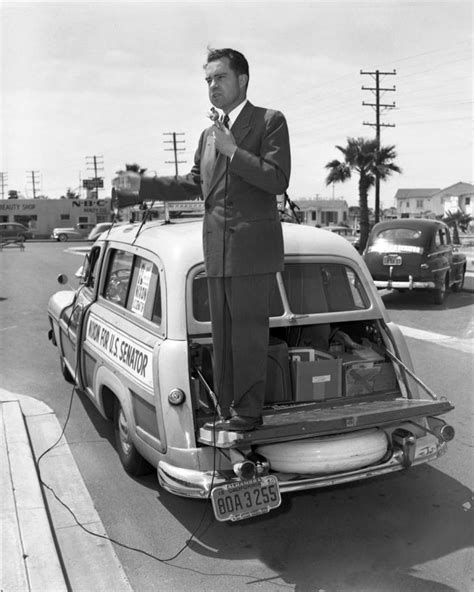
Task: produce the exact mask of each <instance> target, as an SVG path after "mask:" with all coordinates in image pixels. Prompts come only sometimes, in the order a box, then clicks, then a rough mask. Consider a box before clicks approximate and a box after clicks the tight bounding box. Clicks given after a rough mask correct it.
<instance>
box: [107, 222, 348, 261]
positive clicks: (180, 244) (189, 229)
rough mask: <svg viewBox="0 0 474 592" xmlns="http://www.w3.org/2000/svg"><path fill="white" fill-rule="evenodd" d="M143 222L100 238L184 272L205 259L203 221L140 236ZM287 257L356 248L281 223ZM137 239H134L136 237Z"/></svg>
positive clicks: (155, 227)
mask: <svg viewBox="0 0 474 592" xmlns="http://www.w3.org/2000/svg"><path fill="white" fill-rule="evenodd" d="M139 228H140V223H134V224H121V225H120V226H118V225H117V226H113V227H112V229H111V230H110V231H109V232H108V234H107V235H106V236H104V237H103V238H102V239H99V240H105V238H107V240H108V241H117V242H119V243H126V244H131V243H132V242H133V244H134V245H136V246H139V247H142V248H145V249H148V250H150V251H153V252H155V253H157V254H158V256H159V257H160V259H161V260H162V262H163V264H164V266H165V268H170V266H172V267H173V268H175V269H176V268H177V267H181V268H183V269H182V271H184V272H185V273H186V272H187V270H189V269H190V268H191V267H193V266H194V265H197V264H199V263H202V262H203V260H204V256H203V249H202V220H199V221H178V222H172V223H169V224H165V223H164V222H163V221H155V222H148V223H146V224H145V225H144V226H143V227H142V229H141V230H140V233H139V234H138V236H137V232H138V230H139ZM282 228H283V237H284V248H285V256H288V255H332V256H334V255H336V256H341V257H345V258H349V259H353V258H354V256H356V255H357V253H356V251H355V250H354V247H353V246H352V245H351V244H350V243H349V242H348V241H347V240H346V239H345V238H343V237H341V236H339V235H338V234H336V233H332V232H327V231H325V230H324V229H320V228H315V227H313V226H306V225H300V224H291V223H282ZM134 239H135V240H134Z"/></svg>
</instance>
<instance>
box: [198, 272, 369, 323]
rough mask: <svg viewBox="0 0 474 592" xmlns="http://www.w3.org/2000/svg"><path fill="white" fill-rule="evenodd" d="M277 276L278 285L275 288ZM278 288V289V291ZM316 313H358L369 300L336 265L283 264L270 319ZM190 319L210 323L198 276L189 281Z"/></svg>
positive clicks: (358, 284)
mask: <svg viewBox="0 0 474 592" xmlns="http://www.w3.org/2000/svg"><path fill="white" fill-rule="evenodd" d="M279 277H281V282H280V285H279V281H278V280H279ZM280 288H281V289H280ZM282 295H283V299H284V300H286V301H287V302H288V307H289V309H290V310H289V312H291V313H294V314H319V313H326V312H342V311H352V310H361V309H366V308H368V307H369V299H368V296H367V294H366V293H365V291H364V289H363V287H362V285H361V282H360V280H359V278H358V276H357V274H356V273H355V272H354V270H353V269H351V268H350V267H348V266H346V265H341V264H339V263H313V262H311V263H289V264H288V263H287V264H285V270H284V272H283V273H282V274H281V276H278V275H277V276H275V281H274V285H273V290H272V296H271V304H270V316H271V317H280V316H282V315H283V314H284V312H285V307H284V305H283V300H282ZM192 296H193V316H194V318H195V319H196V320H197V321H200V322H207V321H209V320H210V314H209V300H208V294H207V281H206V276H205V275H204V273H200V274H198V275H197V276H195V278H194V282H193V295H192Z"/></svg>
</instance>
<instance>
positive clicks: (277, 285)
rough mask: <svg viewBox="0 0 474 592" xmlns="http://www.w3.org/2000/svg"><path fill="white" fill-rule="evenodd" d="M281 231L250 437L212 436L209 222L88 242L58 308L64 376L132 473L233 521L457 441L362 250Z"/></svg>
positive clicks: (425, 457) (403, 464)
mask: <svg viewBox="0 0 474 592" xmlns="http://www.w3.org/2000/svg"><path fill="white" fill-rule="evenodd" d="M283 234H284V243H285V269H284V271H283V272H282V273H278V274H276V275H275V280H274V288H273V297H272V305H271V318H270V332H269V333H270V334H269V345H268V362H267V387H266V400H265V406H264V410H263V425H262V426H260V427H258V428H257V429H255V430H254V431H251V432H229V431H221V430H216V429H214V424H215V422H216V421H217V420H218V419H219V405H218V396H219V394H218V393H216V392H215V391H214V385H213V372H212V359H213V348H212V327H211V322H210V315H209V303H208V293H207V279H206V275H205V268H204V261H203V251H202V222H201V221H200V220H198V221H186V220H183V221H178V222H172V223H164V222H163V221H159V220H158V221H157V220H155V221H151V222H146V223H145V224H143V225H141V224H123V225H120V226H114V227H112V228H111V229H110V231H109V232H108V233H106V234H104V235H102V236H101V237H100V238H99V239H98V240H97V241H96V242H95V243H94V244H93V245H92V246H91V248H90V252H89V253H88V255H87V257H86V262H85V265H84V271H83V274H82V279H81V283H82V285H81V286H80V288H79V289H78V290H77V291H72V290H61V291H59V292H57V293H56V294H54V295H53V296H52V297H51V299H50V302H49V305H48V317H49V323H50V331H49V337H50V339H51V340H52V342H53V344H54V345H55V346H57V348H58V353H59V359H60V363H61V368H62V371H63V374H64V376H65V378H66V379H67V380H69V381H72V382H74V383H75V385H76V386H77V388H78V389H80V390H82V391H83V392H84V393H86V394H87V396H88V397H89V398H90V399H91V401H92V402H93V403H94V405H95V406H96V407H97V409H98V410H99V411H100V413H101V414H102V415H103V416H104V417H105V418H108V419H110V420H111V421H113V422H114V424H115V435H116V446H117V451H118V455H119V457H120V459H121V462H122V464H123V466H124V468H125V469H126V471H128V472H129V473H130V474H132V475H139V474H142V473H143V472H145V471H146V470H150V468H152V470H155V471H157V475H158V480H159V483H160V484H161V486H162V487H163V488H165V489H166V490H168V491H170V492H172V493H174V494H177V495H179V496H184V497H191V498H199V499H203V500H208V499H210V500H212V506H213V509H214V514H215V517H216V519H218V520H221V521H224V520H240V519H243V518H248V517H252V516H256V515H258V514H262V513H265V512H268V511H269V510H272V509H274V508H276V507H277V506H278V505H279V504H280V501H281V495H282V494H288V493H290V492H293V491H300V490H310V489H315V488H321V487H326V486H335V485H342V484H346V483H349V482H353V481H358V480H361V479H366V478H369V477H376V476H377V475H385V474H388V473H392V472H396V471H400V470H406V469H408V468H409V467H413V466H416V465H419V464H421V463H425V462H429V461H433V460H435V459H436V458H437V457H439V456H440V455H441V454H443V453H444V452H445V450H446V447H447V442H448V441H449V440H450V439H452V438H453V436H454V430H453V428H452V426H450V425H449V424H447V423H446V422H445V421H444V419H442V417H441V416H442V415H444V414H445V413H447V412H449V411H450V410H451V409H452V408H453V407H452V405H451V404H450V402H449V401H447V400H446V399H445V398H438V396H437V395H436V394H435V393H433V391H432V390H431V389H430V388H429V386H428V385H424V384H423V382H422V381H421V380H420V379H419V378H417V377H416V375H415V373H414V372H413V367H412V362H411V359H410V355H409V352H408V349H407V345H406V343H405V340H404V338H403V336H402V333H401V331H400V329H399V328H398V327H397V326H396V325H395V324H394V323H392V322H391V321H390V320H389V318H388V316H387V313H386V310H385V308H384V305H383V302H382V300H381V298H380V297H379V294H378V292H377V289H376V288H375V286H374V283H373V281H372V278H371V276H370V274H369V272H368V270H367V267H366V265H365V263H364V261H363V259H362V258H361V257H360V255H359V254H358V253H357V252H356V251H355V249H354V248H353V247H352V246H351V245H350V243H349V242H348V241H347V240H345V239H344V238H342V237H340V236H338V235H337V234H334V233H330V232H326V231H324V230H322V229H317V228H313V227H309V226H300V225H297V224H283ZM62 281H65V278H62Z"/></svg>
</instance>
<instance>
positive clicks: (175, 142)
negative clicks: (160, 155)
mask: <svg viewBox="0 0 474 592" xmlns="http://www.w3.org/2000/svg"><path fill="white" fill-rule="evenodd" d="M163 135H164V136H173V139H172V140H163V142H164V144H173V148H165V150H166V151H167V152H169V151H171V150H172V151H173V152H174V160H165V163H166V164H173V163H174V170H175V176H176V177H177V176H178V164H182V163H185V162H186V161H185V160H178V152H182V151H183V150H184V148H178V144H184V143H185V140H177V139H176V136H184V132H166V133H164V134H163Z"/></svg>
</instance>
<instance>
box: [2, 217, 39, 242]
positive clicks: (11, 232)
mask: <svg viewBox="0 0 474 592" xmlns="http://www.w3.org/2000/svg"><path fill="white" fill-rule="evenodd" d="M31 236H32V234H31V231H30V230H28V228H26V226H23V224H19V223H17V222H1V223H0V241H1V242H6V241H25V240H26V239H27V238H31Z"/></svg>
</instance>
